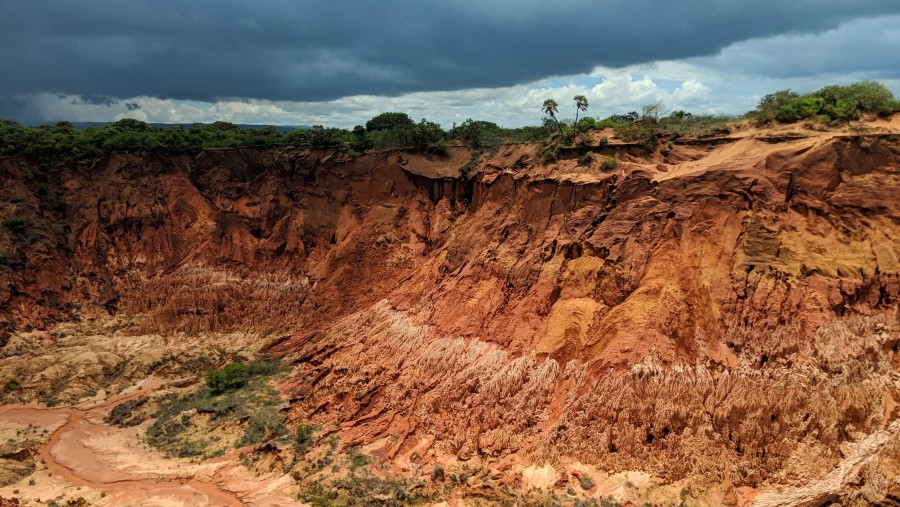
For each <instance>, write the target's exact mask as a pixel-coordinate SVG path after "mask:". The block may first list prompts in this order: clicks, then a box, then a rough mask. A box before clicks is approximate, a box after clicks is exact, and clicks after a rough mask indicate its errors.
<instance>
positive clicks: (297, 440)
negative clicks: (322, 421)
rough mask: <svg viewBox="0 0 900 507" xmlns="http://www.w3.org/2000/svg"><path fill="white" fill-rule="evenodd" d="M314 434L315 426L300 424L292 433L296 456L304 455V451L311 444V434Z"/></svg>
mask: <svg viewBox="0 0 900 507" xmlns="http://www.w3.org/2000/svg"><path fill="white" fill-rule="evenodd" d="M315 432H316V427H315V426H310V425H309V424H301V425H300V426H297V429H296V430H295V431H294V448H295V449H296V450H297V453H298V454H305V453H306V450H307V449H308V448H309V446H310V445H311V444H312V441H313V440H312V436H313V433H315Z"/></svg>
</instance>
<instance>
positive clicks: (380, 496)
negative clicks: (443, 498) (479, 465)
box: [299, 471, 437, 507]
mask: <svg viewBox="0 0 900 507" xmlns="http://www.w3.org/2000/svg"><path fill="white" fill-rule="evenodd" d="M436 498H437V495H436V494H435V493H434V492H432V491H429V490H428V488H426V487H425V483H424V482H422V481H421V480H418V479H382V478H379V477H376V476H375V475H373V474H371V473H368V472H365V473H363V474H357V473H354V472H352V471H351V473H350V475H349V476H348V477H346V478H343V479H339V480H337V481H335V482H333V483H330V484H324V483H322V482H320V481H314V482H311V483H308V484H305V485H303V486H302V488H301V492H300V495H299V499H300V500H301V501H302V502H304V503H308V504H310V505H314V506H316V507H355V506H360V507H363V506H365V507H369V506H383V507H401V506H403V507H405V506H410V505H411V506H416V505H429V504H432V503H434V501H435V500H436Z"/></svg>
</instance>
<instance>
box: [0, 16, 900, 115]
mask: <svg viewBox="0 0 900 507" xmlns="http://www.w3.org/2000/svg"><path fill="white" fill-rule="evenodd" d="M3 11H4V12H3V15H2V17H0V75H2V76H3V79H0V104H3V105H4V106H9V105H10V104H14V103H15V101H13V99H12V98H11V97H14V96H16V95H22V94H32V93H37V92H50V93H65V94H74V95H81V96H84V97H101V96H102V97H118V98H126V97H135V96H139V95H147V96H155V97H165V98H176V99H192V100H205V101H214V100H216V99H220V98H228V97H240V98H261V99H272V100H304V101H313V100H328V99H334V98H339V97H342V96H347V95H354V94H388V95H391V94H399V93H403V92H409V91H426V90H452V89H462V88H470V87H494V86H504V85H510V84H515V83H522V82H528V81H532V80H536V79H540V78H542V77H546V76H552V75H566V74H573V73H579V72H585V71H589V70H590V69H591V68H593V67H594V66H597V65H606V66H614V67H615V66H624V65H629V64H635V63H641V62H649V61H654V60H663V59H679V58H686V57H693V56H703V55H712V54H715V53H717V52H718V51H719V50H720V49H722V48H723V47H725V46H727V45H729V44H731V43H734V42H737V41H741V40H746V39H749V38H758V37H768V36H773V35H776V34H782V33H789V32H815V31H821V30H826V29H829V28H833V27H836V26H838V25H839V24H841V23H842V22H845V21H848V20H851V19H855V18H858V17H860V16H875V15H882V14H890V13H900V2H898V1H897V0H792V1H785V0H752V1H738V0H731V1H721V0H689V1H680V2H673V1H671V0H665V1H663V0H660V1H651V0H606V1H598V0H577V1H569V2H546V1H537V0H523V1H512V0H455V1H448V2H427V1H423V0H381V1H372V0H347V1H340V0H337V1H330V2H312V1H288V0H281V1H278V0H270V1H265V2H262V1H257V2H249V1H246V0H230V1H225V0H216V1H213V0H194V1H185V0H179V1H155V2H151V1H120V0H118V1H99V0H85V1H79V2H72V1H71V0H41V1H35V0H7V2H5V3H4V8H3ZM4 96H5V99H4V98H3V97H4ZM3 113H4V111H0V114H3Z"/></svg>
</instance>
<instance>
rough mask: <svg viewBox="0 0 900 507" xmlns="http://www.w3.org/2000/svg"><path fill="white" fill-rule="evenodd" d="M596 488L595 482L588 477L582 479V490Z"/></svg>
mask: <svg viewBox="0 0 900 507" xmlns="http://www.w3.org/2000/svg"><path fill="white" fill-rule="evenodd" d="M593 487H594V481H593V480H591V478H590V477H589V476H587V475H585V476H583V477H582V478H581V489H584V490H588V489H591V488H593Z"/></svg>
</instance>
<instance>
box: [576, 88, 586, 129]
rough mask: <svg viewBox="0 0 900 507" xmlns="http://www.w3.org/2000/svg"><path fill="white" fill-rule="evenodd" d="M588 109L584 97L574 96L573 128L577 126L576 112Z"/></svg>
mask: <svg viewBox="0 0 900 507" xmlns="http://www.w3.org/2000/svg"><path fill="white" fill-rule="evenodd" d="M587 109H588V99H587V97H585V96H584V95H576V96H575V126H576V127H577V126H578V112H579V111H582V112H584V111H587Z"/></svg>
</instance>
